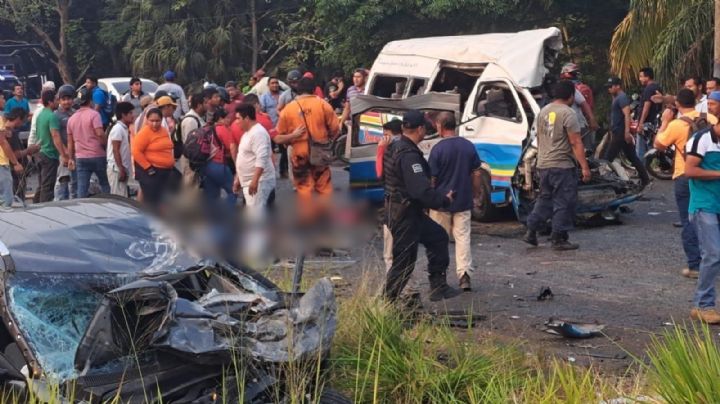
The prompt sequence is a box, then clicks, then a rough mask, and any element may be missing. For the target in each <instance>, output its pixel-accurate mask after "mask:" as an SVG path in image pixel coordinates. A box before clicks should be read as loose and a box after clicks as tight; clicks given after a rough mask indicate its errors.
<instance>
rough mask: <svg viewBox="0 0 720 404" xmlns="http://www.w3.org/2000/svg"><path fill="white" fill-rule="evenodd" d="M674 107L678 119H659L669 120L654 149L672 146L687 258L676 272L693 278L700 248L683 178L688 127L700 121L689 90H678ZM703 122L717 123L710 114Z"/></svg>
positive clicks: (718, 97)
mask: <svg viewBox="0 0 720 404" xmlns="http://www.w3.org/2000/svg"><path fill="white" fill-rule="evenodd" d="M708 100H709V101H708V107H709V106H710V105H711V104H717V103H718V101H720V92H717V91H716V92H714V93H711V94H710V97H708ZM675 106H676V108H677V109H678V112H679V114H680V117H679V118H677V119H673V118H672V117H668V116H666V115H664V116H663V119H665V120H669V122H667V123H666V124H664V125H663V126H664V127H665V130H663V131H662V132H659V133H658V134H657V137H656V138H655V144H654V147H655V148H656V149H658V150H659V151H665V150H667V148H668V147H670V146H673V145H674V146H675V150H676V152H675V162H674V165H673V168H674V172H673V189H674V193H675V203H676V204H677V207H678V212H679V214H680V223H681V225H682V233H681V239H682V245H683V250H684V251H685V257H686V258H687V267H686V268H683V270H682V271H681V272H680V273H681V274H682V275H683V276H685V277H688V278H692V279H697V278H698V274H699V270H700V247H699V246H698V237H697V233H696V232H695V227H694V226H693V225H692V224H691V223H690V220H689V216H688V215H689V214H688V209H689V205H690V180H689V179H688V178H687V176H685V153H684V152H683V151H684V150H685V145H686V144H687V142H688V139H690V137H691V136H692V135H693V134H692V133H691V132H692V131H693V130H692V127H691V125H692V124H693V122H697V120H699V119H700V118H701V113H700V112H698V111H697V110H696V109H695V94H694V93H693V92H692V90H689V89H687V88H683V89H681V90H680V91H678V94H677V96H676V97H675ZM705 115H706V117H705V119H706V120H707V122H708V123H709V124H711V125H715V124H716V123H717V122H718V120H717V118H716V117H714V116H713V115H707V114H705Z"/></svg>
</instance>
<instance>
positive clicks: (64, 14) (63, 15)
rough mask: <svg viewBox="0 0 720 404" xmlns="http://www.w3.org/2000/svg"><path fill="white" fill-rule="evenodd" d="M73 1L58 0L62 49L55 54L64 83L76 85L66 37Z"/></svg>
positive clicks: (59, 33)
mask: <svg viewBox="0 0 720 404" xmlns="http://www.w3.org/2000/svg"><path fill="white" fill-rule="evenodd" d="M71 3H72V0H58V2H57V13H58V15H59V17H60V30H59V32H58V35H59V36H60V38H59V42H60V47H59V48H60V49H58V51H59V52H58V53H57V54H56V55H55V56H56V57H57V68H58V71H59V72H60V78H62V80H63V83H66V84H73V85H74V84H75V83H73V81H72V74H71V73H70V71H71V69H70V64H69V63H68V60H67V38H66V37H65V34H66V32H67V26H68V22H69V21H70V4H71Z"/></svg>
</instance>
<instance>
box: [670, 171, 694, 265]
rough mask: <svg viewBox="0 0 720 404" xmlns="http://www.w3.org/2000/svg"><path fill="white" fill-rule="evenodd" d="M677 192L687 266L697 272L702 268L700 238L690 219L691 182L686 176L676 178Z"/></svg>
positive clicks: (675, 186) (675, 188)
mask: <svg viewBox="0 0 720 404" xmlns="http://www.w3.org/2000/svg"><path fill="white" fill-rule="evenodd" d="M673 188H674V191H675V203H676V204H677V208H678V212H679V213H680V223H682V233H681V237H682V244H683V250H685V257H687V265H688V268H690V269H691V270H694V271H697V270H698V269H699V268H700V247H698V236H697V233H696V232H695V226H693V225H692V224H691V223H690V220H689V219H688V209H689V208H690V180H688V179H687V177H685V176H684V175H683V176H681V177H677V178H675V180H674V181H673Z"/></svg>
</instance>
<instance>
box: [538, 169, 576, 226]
mask: <svg viewBox="0 0 720 404" xmlns="http://www.w3.org/2000/svg"><path fill="white" fill-rule="evenodd" d="M538 174H539V175H540V195H538V197H537V199H536V200H535V206H534V207H533V210H532V213H530V216H528V218H527V226H528V229H530V230H533V231H540V230H542V229H543V228H544V227H545V225H546V223H547V221H548V219H552V231H553V233H557V234H563V233H565V232H567V231H568V230H570V229H572V228H573V224H574V221H575V205H576V204H577V188H578V172H577V169H575V168H547V169H540V170H538Z"/></svg>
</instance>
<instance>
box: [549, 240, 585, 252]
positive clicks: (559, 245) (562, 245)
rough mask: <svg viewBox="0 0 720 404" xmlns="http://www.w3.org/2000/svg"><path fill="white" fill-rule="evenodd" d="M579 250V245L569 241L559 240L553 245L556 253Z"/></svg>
mask: <svg viewBox="0 0 720 404" xmlns="http://www.w3.org/2000/svg"><path fill="white" fill-rule="evenodd" d="M578 248H580V246H579V245H577V244H573V243H571V242H569V241H567V240H557V241H553V243H552V249H553V250H555V251H571V250H577V249H578Z"/></svg>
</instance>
